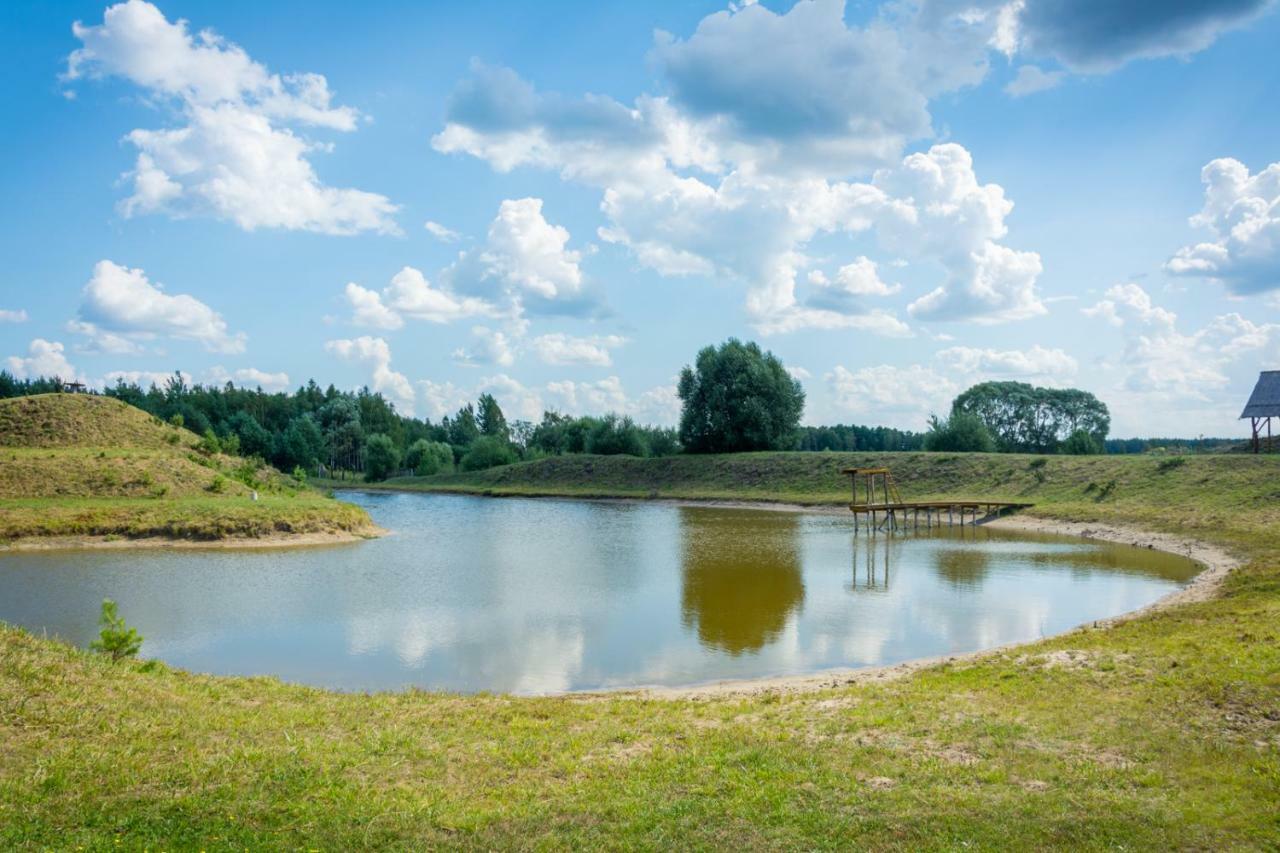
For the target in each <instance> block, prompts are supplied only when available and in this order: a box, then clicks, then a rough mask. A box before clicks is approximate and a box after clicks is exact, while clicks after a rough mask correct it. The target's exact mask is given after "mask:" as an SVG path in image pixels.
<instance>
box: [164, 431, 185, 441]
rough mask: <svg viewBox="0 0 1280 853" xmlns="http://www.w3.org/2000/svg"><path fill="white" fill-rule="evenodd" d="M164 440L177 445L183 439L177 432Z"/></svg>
mask: <svg viewBox="0 0 1280 853" xmlns="http://www.w3.org/2000/svg"><path fill="white" fill-rule="evenodd" d="M164 440H165V441H167V442H169V443H170V444H177V443H178V442H179V441H181V440H182V439H181V438H180V437H179V436H178V434H177V433H176V432H171V433H169V434H168V435H166V436H165V437H164Z"/></svg>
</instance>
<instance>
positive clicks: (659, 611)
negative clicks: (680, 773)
mask: <svg viewBox="0 0 1280 853" xmlns="http://www.w3.org/2000/svg"><path fill="white" fill-rule="evenodd" d="M346 499H347V500H350V501H352V502H353V503H357V504H359V505H361V506H363V507H365V508H366V509H368V510H369V512H370V513H371V514H372V515H373V518H374V520H375V521H376V522H378V523H379V524H381V525H382V526H384V527H387V528H389V529H391V530H392V531H394V534H393V535H391V536H388V537H386V538H384V539H378V540H373V541H369V542H364V543H359V544H354V545H343V546H334V547H327V548H306V549H292V550H280V551H228V550H208V551H203V550H197V551H187V550H184V551H156V550H145V551H143V550H139V551H133V552H129V551H96V552H95V551H82V552H54V553H20V554H11V555H7V556H4V557H0V620H4V621H7V622H11V623H15V624H18V625H22V626H24V627H26V628H28V629H30V630H33V631H36V632H48V633H50V634H54V635H57V636H60V637H63V638H65V639H67V640H69V641H71V642H74V643H77V644H80V645H87V644H88V642H89V640H90V639H92V638H93V637H94V636H95V634H96V632H97V626H96V620H97V613H98V606H99V604H100V603H101V601H102V599H103V598H104V597H110V598H114V599H115V600H116V601H117V602H119V604H120V610H121V612H122V613H123V614H124V616H125V618H126V619H128V621H129V622H130V623H131V624H133V625H136V626H137V627H138V629H139V630H140V631H141V633H142V634H143V636H144V637H145V638H146V641H145V642H144V644H143V647H142V656H144V657H155V658H160V659H162V660H164V661H166V662H168V663H171V664H173V665H175V666H180V667H184V668H187V669H191V670H197V671H203V672H213V673H227V674H232V673H234V674H244V675H276V676H279V677H280V678H282V679H285V680H287V681H296V682H304V683H308V684H315V685H321V686H325V687H333V688H339V689H347V690H375V689H394V688H403V687H407V686H417V687H423V688H431V689H449V690H461V691H475V690H495V691H514V692H519V693H546V692H555V691H563V690H578V689H589V688H601V687H614V686H633V685H658V684H663V685H684V684H697V683H702V682H708V681H715V680H720V679H730V678H735V679H736V678H751V677H759V676H776V675H790V674H802V673H810V672H816V671H819V670H823V669H831V668H837V667H856V666H874V665H882V664H891V663H896V662H900V661H904V660H909V659H912V658H919V657H929V656H934V655H941V654H949V653H961V652H967V651H973V650H977V649H983V648H990V647H993V646H998V645H1002V644H1005V643H1009V642H1014V641H1020V640H1030V639H1034V638H1036V637H1041V636H1046V635H1049V634H1054V633H1058V632H1061V631H1064V630H1067V629H1069V628H1071V627H1074V626H1076V625H1079V624H1081V623H1084V622H1087V621H1090V620H1094V619H1100V618H1104V617H1107V616H1114V615H1116V614H1119V613H1123V612H1126V611H1129V610H1133V609H1135V608H1138V607H1141V606H1143V605H1145V604H1148V603H1150V602H1152V601H1154V600H1155V599H1157V598H1159V597H1161V596H1163V595H1164V594H1166V593H1168V592H1171V591H1173V590H1175V589H1177V588H1178V587H1180V586H1181V585H1183V584H1185V583H1186V582H1187V581H1189V580H1190V579H1191V578H1192V576H1193V575H1194V574H1195V573H1196V571H1197V567H1196V566H1195V565H1194V564H1192V563H1191V562H1190V561H1188V560H1185V559H1182V558H1180V557H1176V556H1172V555H1168V554H1164V553H1161V552H1157V551H1149V550H1141V549H1136V548H1130V547H1126V546H1118V545H1108V544H1102V543H1098V542H1093V541H1084V540H1075V539H1064V538H1053V537H1038V536H1037V537H1032V536H1028V535H1025V534H1019V535H1012V534H1006V533H1001V532H998V531H994V530H990V529H987V528H978V529H974V528H964V529H960V528H954V529H952V530H950V531H947V530H943V531H941V532H934V533H932V534H924V533H918V534H915V533H912V534H902V533H899V534H893V535H885V534H883V533H881V534H878V535H875V536H869V535H868V534H867V533H866V531H865V530H864V531H863V532H862V533H861V534H860V535H855V534H854V531H853V520H852V518H851V517H849V516H845V515H811V514H798V513H785V512H771V511H766V510H750V509H721V508H710V507H681V506H672V505H665V504H646V503H592V502H580V501H553V500H518V499H500V500H495V499H488V498H473V497H460V496H444V495H422V494H385V493H383V494H379V493H348V494H347V495H346Z"/></svg>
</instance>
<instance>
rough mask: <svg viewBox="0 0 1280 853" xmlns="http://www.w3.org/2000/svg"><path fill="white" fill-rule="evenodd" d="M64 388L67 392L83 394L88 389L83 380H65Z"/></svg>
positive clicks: (64, 391)
mask: <svg viewBox="0 0 1280 853" xmlns="http://www.w3.org/2000/svg"><path fill="white" fill-rule="evenodd" d="M62 390H63V393H66V394H83V393H84V392H85V391H87V390H88V389H87V388H86V387H85V384H84V383H83V382H63V383H62Z"/></svg>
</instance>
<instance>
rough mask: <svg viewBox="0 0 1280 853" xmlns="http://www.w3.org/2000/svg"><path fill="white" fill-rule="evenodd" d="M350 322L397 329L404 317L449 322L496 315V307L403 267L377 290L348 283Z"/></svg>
mask: <svg viewBox="0 0 1280 853" xmlns="http://www.w3.org/2000/svg"><path fill="white" fill-rule="evenodd" d="M344 293H345V296H346V299H347V302H348V303H349V304H350V305H351V308H352V318H351V319H352V322H354V323H355V324H356V325H358V326H372V327H374V328H378V329H399V328H400V327H401V326H403V325H404V319H403V318H405V317H408V318H410V319H414V320H425V321H427V322H429V323H452V322H453V321H455V320H463V319H466V318H469V317H482V316H497V313H498V308H497V307H496V306H494V305H491V304H490V303H488V302H485V301H484V300H482V299H476V298H474V297H467V296H460V295H458V294H456V293H454V292H453V291H452V290H451V289H450V288H448V287H438V286H436V285H433V284H432V283H431V282H430V281H428V280H427V277H426V276H425V275H423V274H422V271H421V270H418V269H415V268H413V267H404V268H402V269H401V270H400V271H399V272H398V273H396V274H395V275H394V276H392V277H391V282H390V284H389V285H388V286H387V287H385V288H383V289H382V292H381V293H379V292H377V291H374V290H370V289H368V288H365V287H361V286H360V285H358V284H356V283H354V282H351V283H348V284H347V287H346V290H345V291H344Z"/></svg>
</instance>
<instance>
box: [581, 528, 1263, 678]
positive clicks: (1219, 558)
mask: <svg viewBox="0 0 1280 853" xmlns="http://www.w3.org/2000/svg"><path fill="white" fill-rule="evenodd" d="M800 509H803V507H801V508H800ZM984 526H990V527H994V528H997V529H1000V530H1009V531H1015V532H1025V533H1048V534H1054V535H1059V536H1075V537H1078V538H1081V539H1097V540H1099V541H1102V542H1114V543H1117V544H1121V545H1132V546H1134V547H1138V548H1153V549H1155V550H1157V551H1165V552H1168V553H1170V554H1177V555H1178V556H1181V557H1187V558H1188V559H1191V560H1194V561H1195V562H1197V563H1199V564H1201V565H1202V566H1204V570H1203V571H1201V572H1200V573H1199V574H1197V575H1196V576H1195V577H1194V578H1193V579H1192V580H1191V582H1190V583H1189V584H1187V585H1186V586H1184V587H1183V588H1181V589H1178V590H1175V591H1173V592H1171V593H1169V594H1168V595H1165V596H1163V597H1161V598H1159V599H1157V600H1156V601H1154V602H1152V603H1151V604H1148V605H1146V606H1145V607H1141V608H1138V609H1137V610H1131V611H1129V612H1128V613H1121V614H1119V615H1117V616H1112V617H1110V618H1108V619H1103V620H1097V621H1091V622H1089V623H1087V624H1088V626H1089V627H1091V628H1107V627H1110V626H1112V625H1116V624H1119V623H1121V622H1124V621H1127V620H1129V619H1136V618H1138V617H1140V616H1142V615H1144V614H1147V613H1152V612H1155V611H1157V610H1164V609H1166V608H1169V607H1176V606H1178V605H1180V604H1188V603H1191V602H1195V601H1205V600H1207V599H1210V598H1212V597H1213V596H1214V595H1215V594H1217V591H1218V589H1219V587H1221V585H1222V581H1223V580H1224V579H1225V578H1226V576H1227V575H1228V574H1229V573H1230V572H1231V571H1232V570H1233V569H1235V568H1237V567H1238V566H1240V565H1241V563H1242V561H1241V560H1240V559H1239V558H1237V557H1235V556H1233V555H1232V554H1230V553H1229V552H1227V551H1226V550H1224V549H1222V548H1218V547H1216V546H1214V545H1210V544H1208V543H1205V542H1201V541H1199V540H1197V539H1190V538H1186V537H1181V536H1174V535H1172V534H1168V533H1154V532H1151V531H1146V530H1141V529H1139V528H1136V527H1126V526H1123V525H1117V524H1100V523H1094V522H1078V521H1057V520H1054V519H1050V518H1037V517H1034V516H1020V515H1013V516H1005V517H1004V518H999V519H996V520H994V521H989V522H986V524H985V525H984ZM1083 627H1085V626H1083V625H1077V626H1076V627H1075V628H1071V629H1069V630H1067V631H1063V632H1062V633H1060V634H1054V635H1052V637H1037V638H1036V639H1033V640H1026V641H1024V642H1020V643H1008V644H1006V645H1003V646H995V647H993V648H990V649H981V650H979V651H975V652H965V653H962V654H954V655H939V656H936V657H929V658H917V659H915V660H909V661H903V662H901V663H896V664H891V665H888V666H872V667H860V668H857V669H833V670H826V671H823V672H816V673H811V674H808V675H787V676H778V677H773V678H769V677H766V678H751V679H740V680H733V681H718V682H715V683H712V684H700V685H692V686H689V687H640V688H632V687H627V688H618V689H616V690H598V691H584V692H582V693H577V694H572V695H577V696H584V697H589V696H592V695H602V694H604V695H609V696H633V697H635V698H638V699H714V698H717V697H724V696H756V695H759V694H762V693H810V692H813V691H817V690H825V689H829V688H832V687H843V686H846V685H850V684H873V683H877V682H884V681H892V680H894V679H897V678H902V677H904V676H907V675H911V674H912V673H914V672H919V671H920V670H922V669H928V668H929V667H932V666H937V665H938V664H942V663H958V662H965V661H975V660H979V659H981V658H984V657H986V656H989V655H995V654H1000V653H1002V652H1006V651H1009V650H1011V649H1017V648H1021V647H1024V646H1030V645H1033V644H1035V643H1038V642H1041V641H1042V640H1047V639H1052V638H1053V637H1062V636H1066V635H1068V634H1072V633H1074V632H1076V631H1079V630H1080V629H1081V628H1083Z"/></svg>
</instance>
